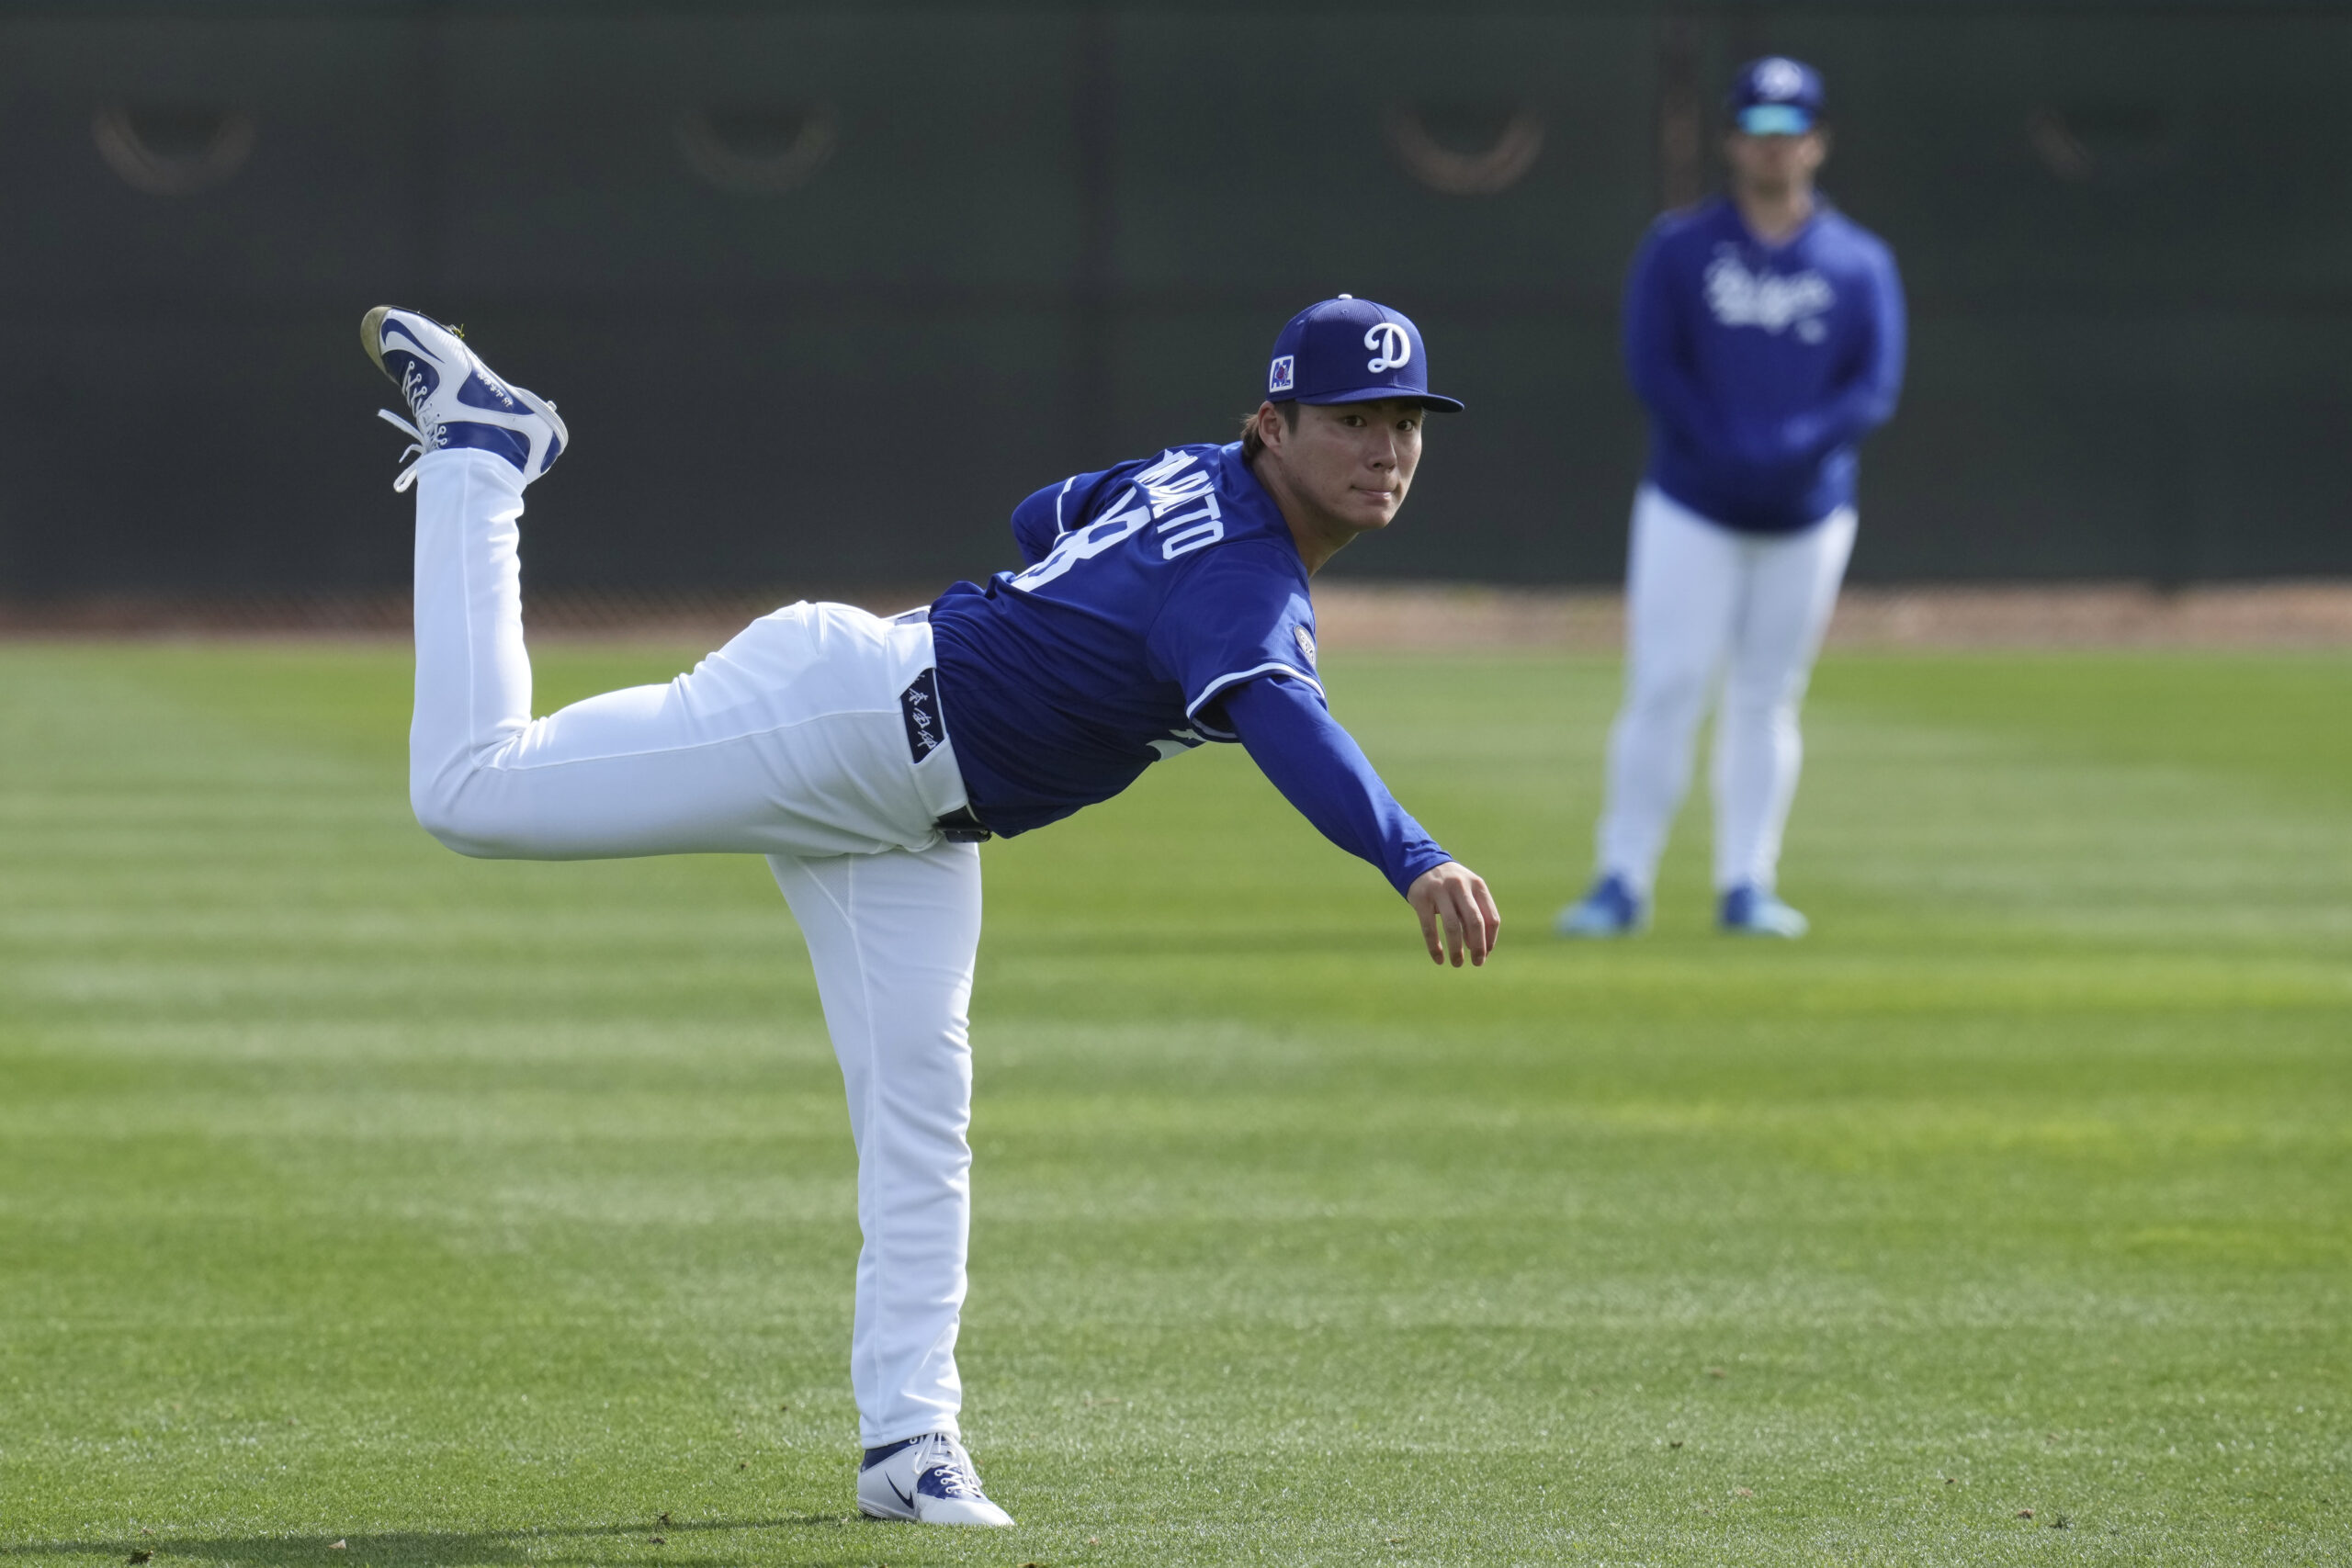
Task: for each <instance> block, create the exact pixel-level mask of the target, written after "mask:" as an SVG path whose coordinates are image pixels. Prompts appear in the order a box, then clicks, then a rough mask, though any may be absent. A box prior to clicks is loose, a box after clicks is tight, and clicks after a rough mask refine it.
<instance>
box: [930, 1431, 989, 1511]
mask: <svg viewBox="0 0 2352 1568" xmlns="http://www.w3.org/2000/svg"><path fill="white" fill-rule="evenodd" d="M932 1443H933V1450H932V1452H931V1454H929V1455H927V1456H926V1459H927V1461H928V1462H918V1463H917V1464H916V1466H915V1474H916V1475H917V1476H918V1477H920V1476H921V1475H922V1473H923V1472H925V1471H929V1472H931V1473H932V1475H933V1476H934V1477H935V1478H936V1482H937V1485H938V1487H939V1493H940V1495H941V1496H943V1497H956V1498H968V1499H972V1500H976V1501H978V1502H983V1503H985V1502H987V1501H988V1497H987V1495H986V1494H984V1493H982V1492H981V1490H980V1478H979V1476H978V1473H977V1472H974V1471H973V1469H972V1456H971V1455H969V1454H967V1453H966V1452H965V1451H964V1445H963V1444H961V1443H959V1442H957V1441H956V1439H955V1438H949V1437H941V1436H934V1437H933V1438H932Z"/></svg>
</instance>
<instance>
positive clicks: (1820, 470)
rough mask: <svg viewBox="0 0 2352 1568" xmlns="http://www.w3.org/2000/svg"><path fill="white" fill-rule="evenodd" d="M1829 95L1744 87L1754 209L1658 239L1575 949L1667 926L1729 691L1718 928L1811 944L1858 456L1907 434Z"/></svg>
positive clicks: (1643, 279) (1703, 207) (1867, 242)
mask: <svg viewBox="0 0 2352 1568" xmlns="http://www.w3.org/2000/svg"><path fill="white" fill-rule="evenodd" d="M1729 107H1730V110H1731V115H1732V126H1733V129H1732V130H1731V132H1730V134H1729V135H1728V136H1727V137H1726V139H1725V142H1724V152H1725V156H1726V158H1727V160H1728V161H1729V163H1730V165H1731V195H1730V197H1728V198H1725V197H1714V198H1713V199H1710V200H1708V201H1704V202H1702V203H1701V204H1700V205H1698V206H1697V207H1695V208H1691V209H1687V210H1682V211H1677V212H1670V213H1668V214H1667V215H1666V216H1665V217H1663V218H1661V219H1659V220H1657V223H1655V224H1654V225H1652V226H1651V229H1650V231H1649V234H1648V236H1647V237H1646V238H1645V240H1644V241H1643V243H1642V247H1641V250H1640V252H1639V253H1638V254H1636V255H1635V257H1634V266H1633V274H1632V276H1631V278H1630V280H1629V281H1628V283H1627V286H1626V291H1625V321H1624V330H1625V363H1626V368H1627V371H1628V373H1629V375H1630V376H1631V378H1632V380H1633V384H1634V391H1635V392H1636V393H1637V394H1638V395H1639V396H1640V398H1641V400H1642V401H1643V402H1644V403H1645V404H1646V405H1647V407H1648V409H1649V415H1650V457H1649V466H1648V468H1647V470H1646V472H1645V476H1644V478H1643V481H1642V486H1641V489H1640V491H1638V492H1637V493H1636V494H1635V496H1634V521H1633V539H1632V545H1631V549H1630V551H1629V555H1628V560H1627V565H1626V573H1625V579H1626V581H1625V695H1624V703H1623V707H1622V708H1621V709H1620V710H1619V712H1618V716H1617V722H1616V725H1615V728H1613V729H1612V730H1611V734H1610V739H1609V793H1608V803H1607V806H1606V807H1605V809H1604V810H1603V812H1602V815H1601V818H1600V830H1599V832H1598V834H1597V838H1598V840H1599V855H1598V859H1599V867H1598V874H1597V877H1596V879H1595V881H1594V883H1593V886H1592V888H1591V891H1589V893H1587V894H1586V895H1585V896H1584V897H1583V898H1582V899H1581V900H1579V901H1578V902H1577V903H1575V904H1572V905H1570V906H1568V908H1566V909H1563V910H1562V911H1561V912H1560V917H1559V919H1558V921H1557V923H1556V927H1555V929H1556V930H1557V931H1558V932H1559V934H1561V935H1562V936H1568V937H1612V936H1623V935H1626V934H1629V933H1631V932H1634V931H1640V930H1642V929H1643V928H1644V927H1645V926H1646V925H1647V924H1648V923H1649V914H1650V898H1651V889H1652V887H1653V886H1654V885H1655V880H1656V877H1657V863H1658V857H1659V856H1660V854H1661V853H1663V852H1664V851H1665V848H1666V835H1667V829H1668V826H1669V825H1670V824H1671V823H1672V821H1673V819H1674V814H1675V811H1676V809H1677V808H1678V807H1679V806H1680V805H1681V803H1682V796H1683V793H1684V791H1685V790H1687V789H1688V788H1689V786H1690V779H1691V749H1692V745H1693V743H1694V740H1695V739H1696V735H1697V730H1698V727H1699V720H1700V719H1701V717H1702V716H1703V715H1704V713H1705V711H1706V707H1707V703H1708V700H1709V698H1710V697H1711V696H1713V694H1714V693H1715V689H1716V684H1717V682H1718V681H1720V682H1721V686H1722V693H1721V700H1720V704H1719V706H1718V711H1717V716H1716V722H1715V742H1714V803H1715V844H1714V850H1715V865H1714V880H1715V889H1716V892H1717V894H1718V896H1719V897H1720V900H1721V902H1720V904H1719V906H1718V908H1717V913H1716V919H1717V923H1718V925H1719V926H1720V927H1721V928H1722V929H1723V930H1724V931H1733V932H1738V933H1743V934H1747V935H1754V936H1770V937H1798V936H1803V935H1804V931H1805V929H1806V928H1805V919H1804V916H1803V915H1800V914H1799V913H1797V911H1796V910H1794V909H1792V908H1789V906H1788V905H1786V904H1784V903H1782V902H1781V899H1780V897H1779V896H1778V894H1777V892H1776V891H1775V883H1776V878H1777V874H1778V869H1779V863H1780V856H1781V829H1782V827H1783V825H1784V824H1785V823H1786V822H1787V820H1788V815H1789V806H1790V803H1791V801H1792V800H1793V799H1794V798H1795V795H1796V786H1797V771H1798V767H1799V764H1800V761H1801V760H1802V757H1803V750H1804V746H1803V742H1802V740H1801V739H1799V736H1798V733H1797V705H1798V704H1799V703H1800V702H1801V701H1802V700H1803V698H1804V688H1805V682H1806V679H1807V678H1808V676H1809V675H1810V674H1811V672H1812V667H1813V660H1814V655H1815V652H1816V651H1817V650H1818V649H1819V648H1820V645H1821V636H1822V632H1823V631H1824V629H1825V628H1826V626H1827V625H1828V621H1829V612H1830V609H1831V608H1832V606H1833V605H1834V604H1836V603H1837V598H1838V583H1839V581H1841V580H1842V579H1843V578H1844V576H1845V571H1846V560H1847V557H1848V556H1849V554H1850V553H1851V552H1852V549H1853V546H1854V527H1855V513H1854V474H1855V466H1856V465H1855V446H1856V445H1857V444H1858V443H1859V442H1860V440H1861V439H1862V437H1863V436H1865V435H1867V434H1870V433H1871V431H1873V430H1875V429H1877V428H1878V426H1880V425H1881V424H1883V423H1885V422H1886V420H1887V417H1888V416H1889V415H1890V414H1892V413H1893V412H1894V400H1895V395H1896V392H1897V390H1898V389H1900V387H1901V385H1902V380H1903V353H1904V314H1903V288H1902V283H1901V281H1900V279H1899V278H1898V277H1897V276H1896V275H1895V270H1894V256H1893V254H1891V253H1890V252H1889V251H1888V250H1887V247H1886V245H1885V243H1883V242H1882V241H1881V240H1880V239H1879V238H1878V237H1877V236H1876V235H1874V234H1872V233H1871V232H1870V231H1868V230H1865V229H1863V228H1862V227H1861V226H1860V225H1859V224H1857V223H1854V222H1852V221H1851V220H1849V219H1847V218H1846V217H1845V216H1844V215H1843V214H1841V213H1839V212H1838V211H1837V210H1836V209H1833V208H1831V207H1830V206H1829V204H1828V203H1827V202H1826V200H1824V199H1823V198H1822V197H1820V195H1819V194H1818V193H1817V192H1815V189H1814V176H1815V172H1816V171H1817V170H1819V168H1820V167H1821V164H1822V161H1823V159H1824V158H1825V157H1826V156H1827V154H1828V151H1829V133H1828V130H1827V129H1826V126H1825V125H1824V124H1823V121H1822V107H1823V94H1822V83H1821V76H1820V74H1819V73H1817V72H1815V70H1814V69H1813V68H1812V67H1811V66H1809V65H1804V64H1801V63H1799V62H1796V61H1793V60H1785V59H1779V58H1771V59H1765V60H1758V61H1754V62H1750V63H1749V64H1748V65H1747V66H1745V67H1743V68H1742V69H1741V71H1740V73H1739V76H1738V79H1737V81H1736V84H1735V85H1734V87H1733V89H1732V94H1731V102H1730V106H1729Z"/></svg>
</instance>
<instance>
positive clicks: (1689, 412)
mask: <svg viewBox="0 0 2352 1568" xmlns="http://www.w3.org/2000/svg"><path fill="white" fill-rule="evenodd" d="M1673 265H1674V262H1673V257H1672V256H1671V254H1669V253H1668V248H1667V244H1666V234H1665V231H1664V230H1663V229H1661V228H1653V229H1652V230H1651V231H1649V233H1648V234H1647V235H1645V237H1644V238H1643V241H1642V245H1641V249H1640V250H1638V251H1636V252H1635V253H1634V265H1632V267H1630V268H1629V269H1628V270H1627V272H1626V276H1625V306H1624V318H1623V327H1624V354H1625V378H1626V380H1627V381H1628V382H1629V383H1631V384H1632V386H1633V389H1634V396H1636V397H1638V398H1640V399H1641V400H1642V402H1643V403H1644V405H1645V406H1646V407H1647V408H1648V409H1649V411H1650V413H1651V414H1652V416H1653V417H1655V418H1656V419H1657V420H1658V421H1659V422H1660V423H1663V424H1665V425H1667V426H1668V428H1669V429H1671V430H1672V431H1673V432H1674V433H1675V434H1678V435H1679V436H1680V437H1681V438H1682V439H1683V440H1684V441H1686V442H1688V443H1689V444H1690V445H1691V446H1695V447H1697V448H1698V449H1699V450H1701V451H1702V452H1713V451H1721V450H1723V449H1724V446H1726V445H1727V444H1728V443H1727V441H1726V438H1725V432H1724V423H1723V419H1722V417H1721V416H1720V415H1719V414H1718V413H1717V412H1715V407H1714V404H1713V400H1711V399H1709V397H1708V396H1707V393H1706V389H1704V388H1703V387H1702V386H1701V385H1700V384H1699V376H1698V372H1697V370H1696V368H1695V367H1694V366H1693V363H1692V355H1691V343H1690V333H1689V330H1688V323H1686V322H1685V321H1683V320H1682V317H1681V314H1680V312H1679V311H1678V310H1676V308H1675V296H1674V288H1673V280H1672V277H1671V276H1670V274H1671V271H1672V268H1673Z"/></svg>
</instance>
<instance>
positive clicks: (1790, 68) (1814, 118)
mask: <svg viewBox="0 0 2352 1568" xmlns="http://www.w3.org/2000/svg"><path fill="white" fill-rule="evenodd" d="M1823 103H1824V96H1823V93H1822V87H1821V73H1820V72H1818V71H1815V69H1814V68H1813V67H1812V66H1810V65H1807V64H1806V63H1805V62H1804V61H1802V60H1791V59H1789V58H1788V57H1787V56H1785V55H1779V54H1768V55H1766V56H1765V57H1764V58H1763V59H1761V60H1751V61H1749V62H1747V64H1745V65H1743V66H1741V67H1740V68H1739V74H1738V75H1737V76H1736V77H1735V78H1733V81H1732V87H1731V102H1730V105H1729V107H1730V109H1731V118H1732V123H1733V124H1734V125H1736V126H1737V127H1738V128H1739V129H1740V130H1743V131H1746V132H1747V134H1748V135H1750V136H1803V135H1804V133H1805V132H1806V131H1808V130H1812V129H1813V128H1814V127H1815V126H1816V125H1818V124H1820V123H1821V115H1822V108H1823Z"/></svg>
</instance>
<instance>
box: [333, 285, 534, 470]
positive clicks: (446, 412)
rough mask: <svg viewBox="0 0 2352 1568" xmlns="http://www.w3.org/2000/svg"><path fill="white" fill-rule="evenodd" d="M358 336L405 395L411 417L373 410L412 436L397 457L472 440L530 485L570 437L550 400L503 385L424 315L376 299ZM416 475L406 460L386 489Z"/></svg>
mask: <svg viewBox="0 0 2352 1568" xmlns="http://www.w3.org/2000/svg"><path fill="white" fill-rule="evenodd" d="M359 342H360V344H361V345H362V346H363V347H365V348H366V349H367V350H368V358H370V359H372V360H374V361H375V362H376V368H377V369H379V370H381V371H382V372H383V373H384V374H385V375H387V376H390V378H392V379H393V381H395V382H396V383H398V384H399V386H400V389H401V396H402V397H403V398H405V399H407V400H408V410H409V414H410V418H411V419H413V421H414V422H415V423H410V420H407V419H402V418H401V416H400V415H398V414H396V413H394V412H392V411H391V410H390V409H381V410H379V411H378V412H379V415H380V416H381V417H382V418H384V419H386V420H389V421H390V422H391V423H393V424H395V425H397V426H399V427H400V428H401V430H403V431H406V432H407V433H408V434H409V436H410V438H411V439H412V440H413V441H414V442H415V443H416V445H414V446H411V447H410V448H409V449H408V451H406V452H403V453H401V457H409V456H411V455H412V454H413V455H414V456H415V457H416V458H417V459H418V460H419V461H423V460H424V456H425V455H426V454H427V453H431V452H438V451H441V450H443V449H444V448H446V447H451V446H470V447H472V448H474V449H475V450H477V451H482V452H488V453H491V454H492V455H493V456H495V457H503V458H504V459H506V461H508V462H510V463H512V464H514V465H515V468H516V469H517V471H519V472H520V473H521V474H522V476H523V482H524V483H525V484H529V483H530V482H531V481H532V480H533V479H537V478H538V477H539V476H540V475H541V474H544V473H546V472H547V471H548V469H549V468H553V467H555V460H556V458H557V457H560V455H561V454H562V452H563V446H564V443H565V442H566V441H567V440H569V439H570V438H571V435H570V433H569V432H568V431H566V430H565V429H564V428H563V421H562V420H560V419H559V418H558V417H556V412H555V405H554V404H553V403H551V402H548V400H546V399H545V398H542V397H539V396H538V395H537V394H536V393H533V392H526V391H525V390H524V389H522V388H520V387H510V386H508V385H507V384H506V383H505V382H504V381H503V380H502V379H500V378H499V376H498V373H497V372H496V371H494V370H492V368H491V367H489V366H487V365H485V364H483V363H482V361H481V355H478V354H476V353H475V352H474V351H473V350H472V349H470V348H468V347H467V346H466V344H465V342H464V340H463V339H461V338H459V337H458V334H457V333H453V332H451V331H450V330H449V329H448V328H447V327H445V326H443V325H442V324H441V323H440V322H438V321H435V320H434V319H433V318H432V317H430V316H420V315H418V314H417V313H416V312H415V311H413V310H399V309H397V308H395V307H393V306H390V305H379V306H377V307H376V308H375V309H374V310H370V311H368V314H367V315H366V316H365V317H364V318H362V319H361V321H360V323H359ZM415 482H416V464H415V463H411V464H410V465H409V466H408V467H407V468H402V469H401V472H400V477H399V478H397V479H394V480H393V481H392V488H393V489H394V490H396V491H404V490H406V489H408V487H409V486H410V485H412V484H414V483H415Z"/></svg>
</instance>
